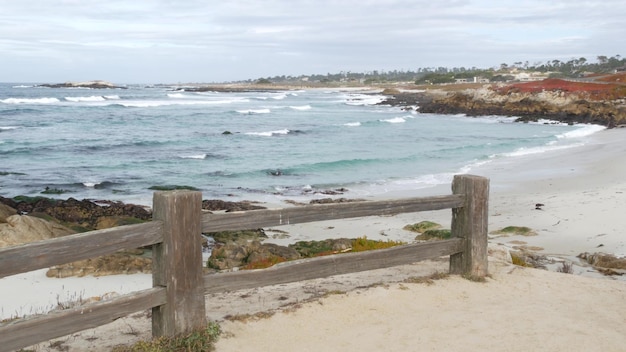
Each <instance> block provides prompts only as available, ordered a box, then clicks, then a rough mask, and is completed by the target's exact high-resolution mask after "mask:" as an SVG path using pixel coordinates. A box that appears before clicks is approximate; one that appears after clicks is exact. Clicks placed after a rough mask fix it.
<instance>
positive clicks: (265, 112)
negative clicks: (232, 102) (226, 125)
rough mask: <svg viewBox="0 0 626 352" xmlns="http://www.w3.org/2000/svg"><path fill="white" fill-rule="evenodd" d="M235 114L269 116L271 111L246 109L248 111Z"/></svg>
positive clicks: (239, 111)
mask: <svg viewBox="0 0 626 352" xmlns="http://www.w3.org/2000/svg"><path fill="white" fill-rule="evenodd" d="M237 112H238V113H240V114H247V115H251V114H269V113H270V112H272V111H271V110H270V109H248V110H237Z"/></svg>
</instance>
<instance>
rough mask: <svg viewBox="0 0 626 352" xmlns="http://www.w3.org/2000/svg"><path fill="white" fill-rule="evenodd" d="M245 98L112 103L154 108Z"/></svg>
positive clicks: (230, 101)
mask: <svg viewBox="0 0 626 352" xmlns="http://www.w3.org/2000/svg"><path fill="white" fill-rule="evenodd" d="M245 101H246V100H245V99H236V98H235V99H224V100H141V101H140V100H125V101H120V102H114V103H111V104H116V105H121V106H124V107H129V108H153V107H159V106H169V105H224V104H232V103H237V102H245Z"/></svg>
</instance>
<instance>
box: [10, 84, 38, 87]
mask: <svg viewBox="0 0 626 352" xmlns="http://www.w3.org/2000/svg"><path fill="white" fill-rule="evenodd" d="M32 87H33V86H27V85H24V84H20V85H17V86H13V87H11V88H32Z"/></svg>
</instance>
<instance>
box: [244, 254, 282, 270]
mask: <svg viewBox="0 0 626 352" xmlns="http://www.w3.org/2000/svg"><path fill="white" fill-rule="evenodd" d="M285 261H287V259H285V258H283V257H280V256H277V255H270V256H269V257H268V258H264V259H260V260H256V261H254V262H251V263H248V264H247V265H246V266H244V267H243V268H241V269H243V270H253V269H265V268H269V267H270V266H274V265H276V264H278V263H282V262H285Z"/></svg>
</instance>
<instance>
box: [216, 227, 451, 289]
mask: <svg viewBox="0 0 626 352" xmlns="http://www.w3.org/2000/svg"><path fill="white" fill-rule="evenodd" d="M461 250H462V240H461V239H460V238H453V239H450V240H443V241H437V242H430V243H413V244H408V245H404V246H397V247H392V248H386V249H379V250H375V251H366V252H358V253H345V254H334V255H328V256H323V257H316V258H309V259H301V260H295V261H291V262H283V263H279V264H276V265H274V266H272V267H269V268H267V269H262V270H243V271H234V272H229V273H223V274H214V275H205V276H204V293H205V294H210V293H217V292H224V291H236V290H243V289H247V288H256V287H262V286H270V285H278V284H286V283H290V282H297V281H303V280H311V279H319V278H323V277H328V276H333V275H341V274H350V273H356V272H360V271H367V270H375V269H382V268H389V267H392V266H398V265H405V264H411V263H415V262H419V261H422V260H426V259H433V258H438V257H441V256H445V255H451V254H455V253H459V252H460V251H461Z"/></svg>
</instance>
